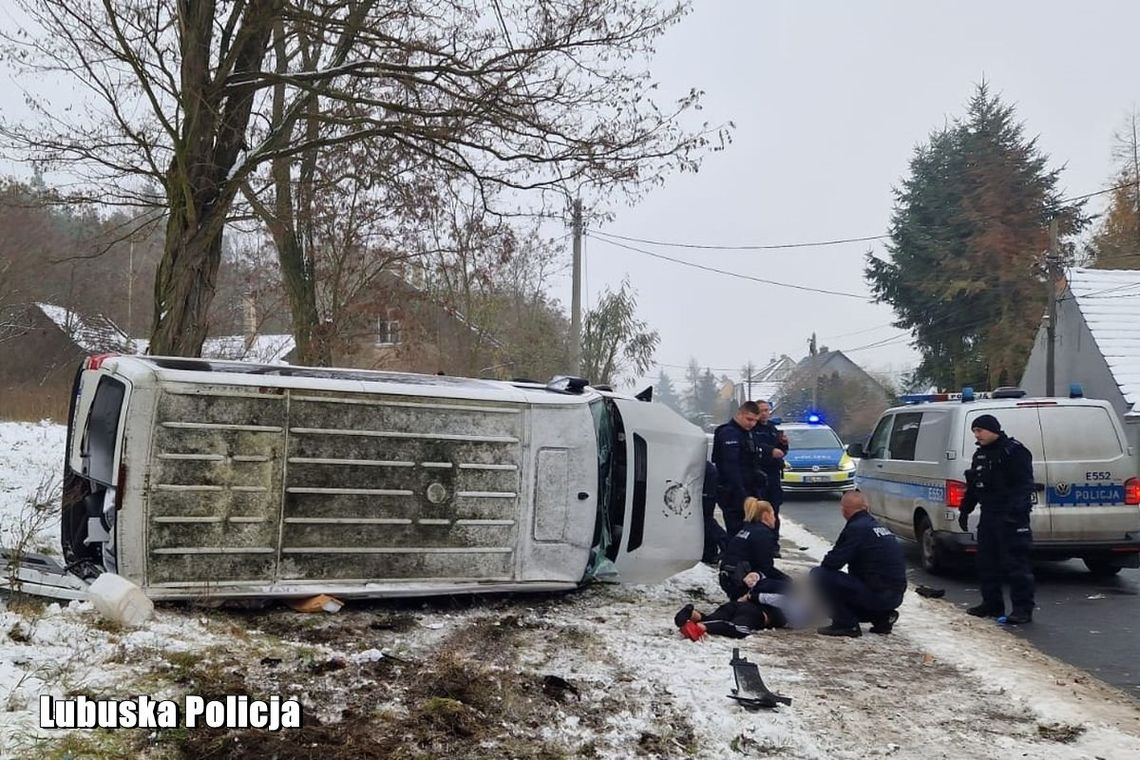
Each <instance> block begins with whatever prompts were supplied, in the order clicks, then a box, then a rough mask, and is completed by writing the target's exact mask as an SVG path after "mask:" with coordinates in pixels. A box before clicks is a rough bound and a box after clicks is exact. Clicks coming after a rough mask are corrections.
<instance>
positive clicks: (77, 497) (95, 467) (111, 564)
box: [61, 370, 130, 572]
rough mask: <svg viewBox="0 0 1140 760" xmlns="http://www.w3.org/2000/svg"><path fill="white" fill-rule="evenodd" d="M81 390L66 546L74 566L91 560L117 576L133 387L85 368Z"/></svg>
mask: <svg viewBox="0 0 1140 760" xmlns="http://www.w3.org/2000/svg"><path fill="white" fill-rule="evenodd" d="M75 392H76V393H77V394H78V396H77V398H76V408H75V412H74V416H73V418H72V420H71V427H70V430H69V435H68V441H69V445H70V450H69V451H68V453H67V458H68V461H67V465H68V466H67V468H66V469H65V473H64V481H65V488H64V491H65V492H64V495H63V499H62V508H61V541H62V545H63V546H62V548H63V551H64V557H65V559H66V560H67V562H68V564H73V563H79V562H82V561H86V562H90V563H94V564H95V565H102V566H103V567H104V569H106V570H108V571H110V572H114V571H115V570H116V569H117V568H116V567H115V557H114V532H115V530H114V528H115V517H116V515H115V503H116V500H115V497H116V489H117V488H119V487H120V486H121V485H122V484H121V477H122V474H123V473H122V461H121V460H122V455H123V437H124V424H123V422H124V419H125V417H126V411H127V401H128V397H129V395H130V386H129V385H128V383H127V382H126V381H125V380H123V379H122V378H118V377H114V376H112V375H111V374H110V373H109V372H106V371H104V370H84V371H83V372H82V374H81V375H80V378H79V383H78V387H77V388H76V389H75Z"/></svg>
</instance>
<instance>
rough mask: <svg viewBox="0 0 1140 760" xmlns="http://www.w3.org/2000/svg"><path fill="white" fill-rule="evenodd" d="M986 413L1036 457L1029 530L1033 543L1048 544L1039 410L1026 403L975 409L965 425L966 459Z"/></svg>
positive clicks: (1049, 522) (1049, 526)
mask: <svg viewBox="0 0 1140 760" xmlns="http://www.w3.org/2000/svg"><path fill="white" fill-rule="evenodd" d="M983 414H992V415H994V416H995V417H997V418H998V422H1000V423H1001V428H1002V430H1003V431H1005V433H1006V435H1008V436H1009V437H1010V438H1016V439H1017V440H1018V441H1020V442H1021V444H1022V445H1023V446H1025V448H1027V449H1029V452H1030V453H1031V454H1033V482H1034V484H1035V489H1034V491H1033V511H1032V512H1030V513H1029V527H1030V529H1031V530H1032V531H1033V540H1034V541H1045V540H1048V539H1049V538H1050V537H1051V536H1052V532H1053V530H1052V517H1051V514H1050V512H1051V510H1050V508H1049V504H1048V503H1047V502H1046V501H1045V499H1044V498H1042V494H1043V491H1042V489H1043V487H1044V484H1045V482H1046V480H1047V472H1046V468H1045V457H1046V451H1045V445H1044V443H1043V442H1042V439H1041V417H1040V415H1039V414H1038V407H1037V406H1036V405H1034V404H1032V403H1028V402H1023V403H1020V404H1018V405H1017V406H1011V407H1007V408H1000V407H988V408H987V407H983V408H980V409H973V410H971V411H970V412H969V413H968V414H967V415H966V424H965V425H964V426H963V431H964V432H963V436H964V440H963V443H962V451H963V452H964V454H965V456H966V457H967V458H971V459H972V458H973V456H974V450H975V449H976V448H977V443H976V442H975V440H974V434H973V433H972V432H971V429H972V428H973V425H974V420H975V419H977V418H978V417H980V416H981V415H983ZM969 466H970V463H969V462H968V461H967V462H965V463H963V467H962V469H963V470H966V469H968V468H969Z"/></svg>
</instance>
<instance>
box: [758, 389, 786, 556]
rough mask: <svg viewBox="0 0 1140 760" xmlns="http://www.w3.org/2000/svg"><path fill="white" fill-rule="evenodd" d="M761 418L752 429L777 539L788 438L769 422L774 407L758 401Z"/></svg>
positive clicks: (765, 494) (765, 495)
mask: <svg viewBox="0 0 1140 760" xmlns="http://www.w3.org/2000/svg"><path fill="white" fill-rule="evenodd" d="M756 406H757V409H759V416H758V418H757V420H756V425H755V426H754V427H753V428H752V439H753V440H754V441H755V442H756V449H757V451H758V452H759V462H758V464H759V467H760V470H761V471H762V472H763V473H764V477H765V479H766V482H767V487H766V488H765V491H764V497H763V498H764V500H765V501H767V502H768V503H769V504H771V505H772V508H773V509H774V510H776V537H777V538H778V537H779V535H780V505H781V504H783V503H784V487H783V485H782V483H781V475H782V474H783V472H784V455H785V454H787V453H788V436H787V435H786V434H784V433H782V432H780V429H779V428H777V427H776V426H775V425H773V424H772V423H771V422H770V421H769V420H770V418H771V416H772V405H771V404H769V403H768V402H767V401H757V402H756Z"/></svg>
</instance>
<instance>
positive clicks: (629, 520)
mask: <svg viewBox="0 0 1140 760" xmlns="http://www.w3.org/2000/svg"><path fill="white" fill-rule="evenodd" d="M612 400H613V402H614V405H615V407H616V408H617V410H618V413H619V414H620V415H621V424H622V427H623V428H624V430H625V441H624V444H625V450H626V463H627V466H626V487H625V503H626V504H625V506H626V508H625V514H624V517H623V521H622V526H623V527H622V531H621V540H620V546H619V548H618V552H617V556H616V558H615V559H614V565H615V566H616V568H617V571H618V577H619V578H620V579H621V580H622V581H623V582H625V583H642V582H655V581H658V580H660V579H662V578H667V577H669V576H670V575H673V574H674V573H678V572H680V571H682V570H687V569H688V568H690V567H692V566H693V565H694V564H696V563H697V561H698V560H699V559H700V557H701V552H702V551H703V549H704V546H703V538H704V518H703V515H702V512H701V485H702V483H703V481H704V473H705V451H706V449H707V446H708V444H707V442H706V438H705V434H704V433H703V432H702V431H701V430H700V428H698V427H696V426H695V425H693V424H692V423H690V422H689V421H687V420H685V419H684V418H682V417H681V415H679V414H677V413H676V412H674V411H673V410H672V409H670V408H669V407H667V406H665V405H664V404H654V403H647V402H644V401H635V400H633V399H624V398H618V397H612Z"/></svg>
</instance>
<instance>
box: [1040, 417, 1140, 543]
mask: <svg viewBox="0 0 1140 760" xmlns="http://www.w3.org/2000/svg"><path fill="white" fill-rule="evenodd" d="M1039 412H1040V415H1041V427H1042V430H1043V432H1044V434H1045V435H1044V438H1045V454H1046V457H1047V459H1048V475H1047V488H1046V491H1045V493H1046V498H1047V500H1048V504H1049V510H1050V512H1051V514H1052V521H1053V522H1052V525H1053V530H1052V536H1051V537H1052V538H1053V539H1054V540H1057V541H1073V540H1091V541H1116V540H1120V539H1122V538H1124V534H1125V533H1128V532H1133V533H1134V532H1136V531H1137V530H1140V510H1138V509H1137V508H1136V507H1135V506H1126V505H1125V503H1124V482H1125V481H1126V480H1127V479H1128V478H1130V477H1132V476H1134V475H1135V474H1136V473H1135V471H1134V465H1133V463H1132V461H1131V458H1130V457H1129V456H1128V454H1127V446H1126V444H1125V442H1124V439H1123V435H1122V432H1121V431H1120V429H1119V427H1118V426H1117V425H1116V424H1115V420H1114V419H1113V418H1112V412H1111V410H1109V409H1108V408H1107V407H1104V406H1099V405H1094V404H1066V405H1056V406H1042V407H1040V408H1039Z"/></svg>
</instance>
